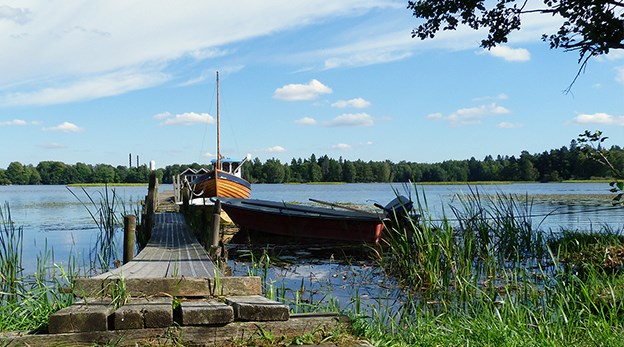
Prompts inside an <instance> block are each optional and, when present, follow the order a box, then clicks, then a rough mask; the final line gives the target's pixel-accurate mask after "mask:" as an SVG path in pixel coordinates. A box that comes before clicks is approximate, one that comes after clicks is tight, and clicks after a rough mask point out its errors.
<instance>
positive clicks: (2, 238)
mask: <svg viewBox="0 0 624 347" xmlns="http://www.w3.org/2000/svg"><path fill="white" fill-rule="evenodd" d="M70 192H72V194H74V196H75V197H76V198H77V200H78V201H79V202H80V204H82V205H83V206H84V207H85V208H86V210H87V211H88V213H89V215H90V216H91V218H92V219H93V221H94V223H95V224H96V225H97V226H98V228H99V229H100V233H99V234H98V238H97V240H96V243H95V246H94V248H93V249H92V250H91V252H90V255H89V256H90V257H91V258H92V259H91V264H90V265H89V266H88V267H87V266H84V268H82V269H81V270H78V266H77V260H76V257H75V256H74V255H72V254H70V256H69V259H68V261H67V265H66V267H62V266H60V265H57V263H56V262H55V259H54V252H53V250H50V249H49V248H48V246H47V242H46V243H45V246H44V247H43V249H42V250H41V252H40V253H39V254H38V255H37V269H36V271H35V273H33V274H24V273H23V266H22V246H23V242H24V239H23V228H22V227H18V226H16V225H15V223H14V221H13V219H12V217H11V211H10V207H9V204H8V203H6V204H5V205H4V208H2V209H0V317H1V318H0V332H5V331H45V330H46V328H47V322H48V316H49V315H50V314H52V313H54V312H56V311H58V310H59V309H61V308H63V307H67V306H69V305H71V304H72V303H73V300H74V297H73V294H66V293H64V292H63V291H62V290H60V288H66V287H68V286H69V285H70V284H71V283H72V282H73V278H74V277H75V276H78V275H79V274H80V272H82V271H84V272H85V275H86V274H87V273H89V272H93V271H98V272H99V271H102V270H106V269H108V268H109V267H110V266H111V265H112V264H114V261H115V259H117V258H118V257H117V253H119V252H118V249H117V247H116V244H115V238H116V236H115V235H116V234H117V231H118V230H119V228H120V226H121V225H122V224H121V219H120V218H119V216H121V215H124V214H126V213H127V208H126V204H125V203H124V202H123V201H121V200H120V199H119V197H118V196H117V195H116V194H115V192H114V190H112V191H110V192H109V190H108V189H106V190H105V191H104V192H101V193H100V194H101V195H100V200H99V202H96V201H95V199H94V198H93V197H91V196H90V195H89V194H88V193H87V192H86V191H85V190H84V188H83V192H84V193H85V194H86V197H87V198H86V200H84V201H83V200H82V199H80V198H79V197H78V195H77V194H76V193H74V192H73V191H71V190H70ZM120 211H123V212H120ZM136 212H137V211H135V213H136ZM112 290H113V292H114V293H113V294H114V296H115V298H117V300H118V302H119V303H120V304H121V303H122V302H123V301H124V300H125V297H126V293H125V290H126V288H125V283H124V282H123V280H122V281H120V282H119V283H117V286H116V287H115V288H112Z"/></svg>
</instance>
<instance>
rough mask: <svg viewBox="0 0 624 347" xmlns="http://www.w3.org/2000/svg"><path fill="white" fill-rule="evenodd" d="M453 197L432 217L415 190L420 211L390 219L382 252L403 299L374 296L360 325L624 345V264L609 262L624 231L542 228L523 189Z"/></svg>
mask: <svg viewBox="0 0 624 347" xmlns="http://www.w3.org/2000/svg"><path fill="white" fill-rule="evenodd" d="M457 199H458V201H459V204H457V206H456V207H452V208H451V211H452V215H451V216H450V217H447V216H444V217H443V218H441V219H439V220H436V219H434V218H432V217H431V215H430V214H429V213H428V208H427V206H426V198H425V197H424V196H419V197H418V198H417V200H418V204H417V206H418V207H417V208H418V212H419V214H420V218H419V219H418V220H415V219H412V220H408V221H405V220H403V221H401V222H400V223H395V224H394V225H388V228H387V234H388V235H387V237H386V239H385V240H384V242H383V243H382V245H380V247H379V248H378V249H377V250H376V254H377V261H378V264H379V266H380V267H382V268H383V269H385V270H386V271H387V274H388V277H389V278H391V279H395V280H396V281H398V282H399V283H401V284H402V287H403V296H402V300H401V301H400V302H401V303H400V304H399V305H396V302H394V301H393V303H392V304H391V305H388V303H387V302H379V303H377V304H376V305H370V307H369V310H368V313H367V314H366V316H365V317H364V318H361V319H357V321H356V324H357V325H356V327H357V328H358V331H359V332H360V333H362V334H363V335H365V336H367V337H368V338H369V339H371V340H374V341H376V342H377V344H378V345H388V346H394V345H406V346H407V345H409V346H412V345H506V346H516V345H523V346H524V345H536V346H538V345H540V346H541V345H563V344H572V345H623V344H624V342H622V340H621V339H620V338H619V336H621V334H622V333H624V275H623V273H622V266H621V265H619V267H618V266H615V267H611V268H609V269H607V268H606V267H605V266H603V265H604V261H603V260H604V259H607V258H609V257H611V258H614V257H616V256H617V255H619V257H620V260H622V259H624V252H623V251H621V248H618V247H620V246H618V244H619V245H621V243H620V242H621V240H622V236H621V232H614V231H612V230H611V231H610V232H606V231H601V232H595V233H593V234H592V235H591V236H588V234H587V233H585V232H577V233H568V232H561V233H554V232H550V231H549V232H545V231H541V230H539V228H537V227H534V226H533V224H532V221H531V206H532V202H531V200H530V199H529V198H528V197H526V196H525V197H516V196H512V195H502V194H497V195H495V196H485V197H484V196H481V195H480V194H479V193H478V192H477V191H471V194H469V195H462V196H458V197H457ZM589 241H592V242H589ZM605 250H606V251H605ZM618 252H619V253H618ZM588 253H589V254H593V256H587V254H588ZM599 254H602V257H600V256H598V255H599ZM581 255H583V256H581ZM598 258H599V259H598ZM611 263H617V261H615V260H612V261H611ZM579 269H582V271H579Z"/></svg>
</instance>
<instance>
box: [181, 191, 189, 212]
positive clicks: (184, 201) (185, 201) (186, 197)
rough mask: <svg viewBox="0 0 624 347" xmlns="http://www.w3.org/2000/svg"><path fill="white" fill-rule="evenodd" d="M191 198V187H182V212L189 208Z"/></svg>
mask: <svg viewBox="0 0 624 347" xmlns="http://www.w3.org/2000/svg"><path fill="white" fill-rule="evenodd" d="M190 200H191V191H190V189H189V188H187V187H184V188H182V212H187V211H188V210H189V203H190Z"/></svg>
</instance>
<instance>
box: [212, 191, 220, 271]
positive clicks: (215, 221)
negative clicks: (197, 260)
mask: <svg viewBox="0 0 624 347" xmlns="http://www.w3.org/2000/svg"><path fill="white" fill-rule="evenodd" d="M220 238H221V200H217V201H215V204H214V211H213V215H212V243H211V244H210V256H211V257H212V260H213V261H214V260H216V258H217V257H218V256H219V254H218V253H219V240H220Z"/></svg>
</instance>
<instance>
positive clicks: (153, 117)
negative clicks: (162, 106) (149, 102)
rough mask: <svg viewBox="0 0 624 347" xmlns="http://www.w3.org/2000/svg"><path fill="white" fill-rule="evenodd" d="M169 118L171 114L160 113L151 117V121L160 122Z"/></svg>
mask: <svg viewBox="0 0 624 347" xmlns="http://www.w3.org/2000/svg"><path fill="white" fill-rule="evenodd" d="M169 117H171V112H161V113H158V114H155V115H153V116H152V119H156V120H162V119H166V118H169Z"/></svg>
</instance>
